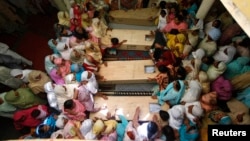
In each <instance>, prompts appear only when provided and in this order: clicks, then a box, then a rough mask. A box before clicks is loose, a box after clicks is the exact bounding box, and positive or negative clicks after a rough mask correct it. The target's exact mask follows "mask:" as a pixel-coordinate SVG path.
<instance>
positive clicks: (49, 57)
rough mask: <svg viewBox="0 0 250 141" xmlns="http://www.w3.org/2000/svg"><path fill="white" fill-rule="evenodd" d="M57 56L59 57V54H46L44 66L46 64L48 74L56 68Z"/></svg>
mask: <svg viewBox="0 0 250 141" xmlns="http://www.w3.org/2000/svg"><path fill="white" fill-rule="evenodd" d="M55 58H59V55H57V54H51V55H47V56H45V59H44V66H45V71H46V72H47V74H49V73H50V71H51V70H52V69H54V68H56V65H55V64H54V59H55Z"/></svg>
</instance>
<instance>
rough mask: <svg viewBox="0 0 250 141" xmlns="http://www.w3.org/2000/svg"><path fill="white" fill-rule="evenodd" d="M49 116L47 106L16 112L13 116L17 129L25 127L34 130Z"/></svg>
mask: <svg viewBox="0 0 250 141" xmlns="http://www.w3.org/2000/svg"><path fill="white" fill-rule="evenodd" d="M48 115H49V112H48V107H47V106H46V105H37V106H33V107H30V108H27V109H24V110H19V111H16V112H15V113H14V115H13V120H14V126H15V129H17V130H21V129H22V128H24V127H31V128H34V127H36V126H37V125H39V124H40V123H42V121H43V119H45V118H46V117H47V116H48Z"/></svg>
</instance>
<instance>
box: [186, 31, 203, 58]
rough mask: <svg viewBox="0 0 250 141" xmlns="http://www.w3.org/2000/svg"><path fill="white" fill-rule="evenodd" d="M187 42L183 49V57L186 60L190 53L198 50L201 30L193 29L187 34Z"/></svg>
mask: <svg viewBox="0 0 250 141" xmlns="http://www.w3.org/2000/svg"><path fill="white" fill-rule="evenodd" d="M186 37H187V39H186V42H185V44H184V49H183V53H182V54H183V56H182V58H183V59H185V58H187V57H188V56H189V54H190V52H191V51H192V50H194V48H196V46H197V44H198V39H199V28H198V27H193V28H191V29H190V30H189V31H187V33H186Z"/></svg>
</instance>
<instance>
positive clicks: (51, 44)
mask: <svg viewBox="0 0 250 141" xmlns="http://www.w3.org/2000/svg"><path fill="white" fill-rule="evenodd" d="M57 44H58V42H57V41H56V40H55V39H50V40H49V41H48V45H49V48H50V49H51V50H52V51H53V53H54V54H58V55H60V52H59V51H58V49H57V47H56V46H57Z"/></svg>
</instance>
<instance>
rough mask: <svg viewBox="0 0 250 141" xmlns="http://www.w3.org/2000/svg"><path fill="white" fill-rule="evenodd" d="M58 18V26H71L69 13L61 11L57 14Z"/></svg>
mask: <svg viewBox="0 0 250 141" xmlns="http://www.w3.org/2000/svg"><path fill="white" fill-rule="evenodd" d="M57 18H58V24H60V25H65V26H67V27H69V26H70V18H69V13H68V12H66V11H59V12H58V13H57Z"/></svg>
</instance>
